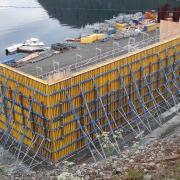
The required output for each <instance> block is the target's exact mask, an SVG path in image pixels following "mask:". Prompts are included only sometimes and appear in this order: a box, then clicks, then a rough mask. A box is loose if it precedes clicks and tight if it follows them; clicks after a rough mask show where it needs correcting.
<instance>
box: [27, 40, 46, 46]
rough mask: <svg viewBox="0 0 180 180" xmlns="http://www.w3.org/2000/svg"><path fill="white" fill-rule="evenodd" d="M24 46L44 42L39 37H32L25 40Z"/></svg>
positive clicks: (39, 44) (37, 44) (38, 44)
mask: <svg viewBox="0 0 180 180" xmlns="http://www.w3.org/2000/svg"><path fill="white" fill-rule="evenodd" d="M24 46H44V43H43V42H40V41H39V39H37V38H31V39H28V40H26V41H25V43H24Z"/></svg>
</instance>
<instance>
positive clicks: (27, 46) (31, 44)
mask: <svg viewBox="0 0 180 180" xmlns="http://www.w3.org/2000/svg"><path fill="white" fill-rule="evenodd" d="M43 47H44V43H43V42H40V41H39V39H37V38H30V39H28V40H26V41H25V42H24V43H19V44H14V45H12V46H10V47H8V48H6V49H5V51H6V55H8V54H13V53H16V52H17V51H18V52H35V51H43Z"/></svg>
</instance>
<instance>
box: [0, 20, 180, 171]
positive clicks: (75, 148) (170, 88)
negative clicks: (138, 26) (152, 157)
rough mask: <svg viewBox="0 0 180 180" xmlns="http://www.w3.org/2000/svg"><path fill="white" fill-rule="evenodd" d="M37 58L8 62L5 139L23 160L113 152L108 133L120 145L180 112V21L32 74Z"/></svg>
mask: <svg viewBox="0 0 180 180" xmlns="http://www.w3.org/2000/svg"><path fill="white" fill-rule="evenodd" d="M112 43H113V42H112ZM97 50H98V49H97ZM76 58H78V57H76ZM40 63H43V61H42V62H40ZM31 66H36V65H35V64H32V65H28V66H27V67H25V68H24V69H23V67H22V68H13V67H10V66H8V65H5V64H0V102H1V105H0V129H1V136H0V142H1V144H2V146H3V148H4V149H5V150H4V151H9V152H10V153H12V154H13V155H14V157H15V158H16V162H17V163H16V167H17V168H18V167H20V165H22V164H26V165H27V167H29V168H34V167H36V166H38V165H40V164H42V163H47V164H55V163H57V162H60V161H63V160H65V159H68V158H72V157H73V156H78V154H79V155H81V154H86V155H91V157H92V159H93V161H95V162H97V161H98V160H100V159H104V158H106V157H107V156H108V154H107V152H106V148H107V147H106V146H104V139H106V138H107V137H108V138H109V139H108V142H107V144H112V147H113V149H114V152H115V153H120V151H121V150H120V149H121V147H122V146H123V144H125V142H124V141H126V140H127V141H129V140H130V139H132V140H133V138H140V137H142V136H144V135H145V134H148V133H151V131H152V130H153V129H155V128H157V127H161V126H162V125H163V124H164V123H165V122H166V121H167V119H166V118H163V116H162V114H163V113H164V112H166V111H171V110H172V108H173V110H172V111H173V113H174V114H175V115H179V103H180V24H179V22H172V21H165V20H162V21H161V22H160V23H159V30H158V31H155V32H154V33H153V34H151V35H149V36H145V37H143V38H140V39H135V38H129V39H128V40H127V41H126V42H124V45H123V46H120V45H119V44H118V45H116V46H115V47H114V48H113V49H112V50H110V51H107V52H104V53H99V54H97V55H96V56H94V57H93V58H90V59H87V60H84V61H77V59H76V60H75V63H74V64H69V65H66V66H64V67H60V65H59V64H58V63H57V62H56V63H55V64H54V67H55V68H54V70H53V71H51V72H48V70H47V71H46V72H42V69H41V68H39V73H34V74H33V73H30V74H28V70H29V69H30V68H31ZM36 67H37V66H36ZM22 69H23V72H22V71H21V70H22ZM36 69H37V70H38V68H36ZM120 136H122V137H121V138H119V137H120ZM106 140H107V139H106Z"/></svg>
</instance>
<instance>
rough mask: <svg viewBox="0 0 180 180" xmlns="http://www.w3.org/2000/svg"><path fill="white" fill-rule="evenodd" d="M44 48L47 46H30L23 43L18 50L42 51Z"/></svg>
mask: <svg viewBox="0 0 180 180" xmlns="http://www.w3.org/2000/svg"><path fill="white" fill-rule="evenodd" d="M44 50H45V48H44V47H43V46H28V45H23V46H21V47H19V48H18V49H17V51H18V52H24V53H33V52H40V51H44Z"/></svg>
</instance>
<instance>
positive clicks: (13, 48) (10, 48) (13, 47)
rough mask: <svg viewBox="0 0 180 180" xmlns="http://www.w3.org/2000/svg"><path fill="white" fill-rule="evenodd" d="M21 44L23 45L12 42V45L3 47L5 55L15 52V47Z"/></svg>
mask: <svg viewBox="0 0 180 180" xmlns="http://www.w3.org/2000/svg"><path fill="white" fill-rule="evenodd" d="M21 46H23V43H19V44H14V45H12V46H10V47H8V48H6V49H5V51H6V55H8V54H13V53H16V52H17V49H18V48H20V47H21Z"/></svg>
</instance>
